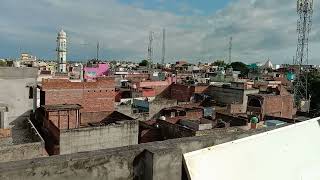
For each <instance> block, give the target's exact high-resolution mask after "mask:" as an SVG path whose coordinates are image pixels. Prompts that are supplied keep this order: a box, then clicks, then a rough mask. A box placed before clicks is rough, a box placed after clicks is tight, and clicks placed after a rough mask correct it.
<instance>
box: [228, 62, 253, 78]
mask: <svg viewBox="0 0 320 180" xmlns="http://www.w3.org/2000/svg"><path fill="white" fill-rule="evenodd" d="M228 67H232V69H233V70H234V71H240V72H241V74H240V77H247V76H248V73H249V67H248V66H247V65H246V64H244V63H243V62H233V63H231V64H230V65H228Z"/></svg>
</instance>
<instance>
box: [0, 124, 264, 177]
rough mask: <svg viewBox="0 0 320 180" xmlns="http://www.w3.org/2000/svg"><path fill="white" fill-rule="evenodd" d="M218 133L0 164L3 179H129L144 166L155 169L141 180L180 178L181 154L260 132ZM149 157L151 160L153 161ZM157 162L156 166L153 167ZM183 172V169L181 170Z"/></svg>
mask: <svg viewBox="0 0 320 180" xmlns="http://www.w3.org/2000/svg"><path fill="white" fill-rule="evenodd" d="M263 131H265V130H256V131H252V132H251V131H250V132H247V133H245V134H244V133H243V132H239V133H237V132H236V133H235V132H232V133H229V132H227V133H215V134H213V135H210V136H201V137H191V138H183V139H173V140H168V141H162V142H152V143H147V144H139V145H134V146H130V147H121V148H115V149H106V150H100V151H92V152H83V153H76V154H69V155H60V156H51V157H47V158H38V159H32V160H25V161H17V162H10V163H0V179H1V180H11V179H14V180H22V179H23V180H43V179H47V180H57V179H59V180H79V179H92V180H98V179H99V180H100V179H112V180H126V179H134V178H137V177H139V173H138V172H141V171H142V173H143V169H141V168H139V167H141V166H142V167H148V168H144V169H151V168H150V167H152V169H154V172H151V175H150V173H149V176H148V177H146V178H141V179H148V180H150V179H170V180H181V176H180V174H181V173H182V174H183V171H182V159H181V158H182V153H186V152H191V151H195V150H199V149H202V148H206V147H210V146H213V145H216V144H221V143H224V142H228V141H232V140H235V139H239V138H243V137H247V136H250V135H252V134H256V133H260V132H263ZM145 150H147V151H148V152H150V153H149V155H148V157H147V158H148V159H149V160H148V161H147V162H146V163H148V162H149V163H151V164H145V166H143V165H141V166H139V164H143V163H139V161H141V159H142V160H143V157H142V158H141V155H143V154H144V151H145ZM150 158H151V159H152V161H150ZM154 165H155V166H154ZM181 171H182V172H181ZM150 176H152V178H150ZM140 177H141V176H140Z"/></svg>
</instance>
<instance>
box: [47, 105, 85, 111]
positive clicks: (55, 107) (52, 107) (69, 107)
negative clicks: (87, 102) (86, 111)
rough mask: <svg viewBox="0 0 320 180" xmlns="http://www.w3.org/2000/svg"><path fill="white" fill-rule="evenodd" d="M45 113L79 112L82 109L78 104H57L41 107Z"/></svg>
mask: <svg viewBox="0 0 320 180" xmlns="http://www.w3.org/2000/svg"><path fill="white" fill-rule="evenodd" d="M41 107H42V108H43V109H44V110H45V111H70V110H79V109H81V108H82V106H81V105H79V104H57V105H42V106H41Z"/></svg>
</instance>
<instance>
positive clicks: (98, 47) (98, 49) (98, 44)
mask: <svg viewBox="0 0 320 180" xmlns="http://www.w3.org/2000/svg"><path fill="white" fill-rule="evenodd" d="M99 51H100V43H99V41H98V42H97V61H99Z"/></svg>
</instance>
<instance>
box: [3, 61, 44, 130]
mask: <svg viewBox="0 0 320 180" xmlns="http://www.w3.org/2000/svg"><path fill="white" fill-rule="evenodd" d="M37 74H38V69H37V68H13V67H0V87H2V88H0V104H1V105H0V106H1V107H2V108H0V128H11V127H12V126H14V125H15V124H16V123H18V121H21V120H23V119H24V118H23V117H25V116H26V117H28V115H29V110H32V109H35V108H36V100H37V98H36V96H37V93H36V88H34V87H36V85H37V84H36V78H37Z"/></svg>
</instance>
